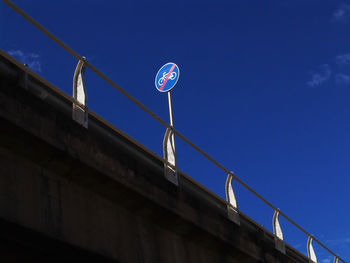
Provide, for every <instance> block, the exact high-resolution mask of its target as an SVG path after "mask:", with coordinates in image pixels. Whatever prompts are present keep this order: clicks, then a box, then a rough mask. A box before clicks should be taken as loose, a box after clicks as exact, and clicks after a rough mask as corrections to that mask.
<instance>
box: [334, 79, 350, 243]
mask: <svg viewBox="0 0 350 263" xmlns="http://www.w3.org/2000/svg"><path fill="white" fill-rule="evenodd" d="M335 83H336V84H337V85H339V86H348V85H350V75H347V74H344V73H338V74H336V75H335ZM348 241H349V242H350V238H349V239H348Z"/></svg>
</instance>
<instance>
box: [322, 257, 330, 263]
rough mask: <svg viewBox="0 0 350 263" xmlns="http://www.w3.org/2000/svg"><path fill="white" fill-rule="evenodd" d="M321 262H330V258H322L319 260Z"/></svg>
mask: <svg viewBox="0 0 350 263" xmlns="http://www.w3.org/2000/svg"><path fill="white" fill-rule="evenodd" d="M321 263H331V259H329V258H324V259H322V260H321Z"/></svg>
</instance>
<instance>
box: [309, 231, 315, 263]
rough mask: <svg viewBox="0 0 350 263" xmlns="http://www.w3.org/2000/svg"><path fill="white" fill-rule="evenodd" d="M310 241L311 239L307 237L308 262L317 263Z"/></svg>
mask: <svg viewBox="0 0 350 263" xmlns="http://www.w3.org/2000/svg"><path fill="white" fill-rule="evenodd" d="M312 241H313V237H312V236H309V238H308V239H307V255H308V257H309V262H312V263H317V257H316V253H315V250H314V247H313V245H312Z"/></svg>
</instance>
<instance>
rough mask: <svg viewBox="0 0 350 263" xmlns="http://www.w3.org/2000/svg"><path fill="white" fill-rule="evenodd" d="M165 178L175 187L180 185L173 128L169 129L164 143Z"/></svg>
mask: <svg viewBox="0 0 350 263" xmlns="http://www.w3.org/2000/svg"><path fill="white" fill-rule="evenodd" d="M163 154H164V160H165V161H166V163H164V176H165V178H167V179H168V180H169V181H170V182H172V183H174V184H175V185H178V184H179V180H178V175H177V158H176V148H175V135H174V132H173V130H172V129H171V128H167V130H166V132H165V135H164V141H163Z"/></svg>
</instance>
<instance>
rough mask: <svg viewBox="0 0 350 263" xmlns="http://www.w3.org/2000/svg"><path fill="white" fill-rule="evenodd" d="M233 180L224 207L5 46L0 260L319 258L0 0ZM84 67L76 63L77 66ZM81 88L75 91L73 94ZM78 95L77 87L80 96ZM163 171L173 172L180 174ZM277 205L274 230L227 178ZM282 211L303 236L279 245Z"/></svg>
mask: <svg viewBox="0 0 350 263" xmlns="http://www.w3.org/2000/svg"><path fill="white" fill-rule="evenodd" d="M4 2H6V3H8V4H9V5H10V6H11V7H13V8H14V9H15V10H16V11H18V12H19V13H20V14H22V15H23V16H24V17H26V18H27V19H28V20H29V21H30V22H32V23H33V24H34V25H36V26H37V27H38V28H39V29H41V30H42V31H43V32H44V33H45V34H47V35H48V36H50V37H51V38H52V39H53V40H54V41H56V42H57V43H58V44H60V45H61V46H62V47H64V48H65V49H66V50H67V51H68V52H70V53H72V55H74V56H75V57H76V58H77V59H78V61H79V64H78V67H77V72H76V73H77V74H78V75H76V76H75V79H77V78H78V77H79V70H80V73H81V70H82V66H88V67H90V68H91V69H92V70H93V71H95V72H96V73H97V74H98V75H100V76H101V77H102V78H103V79H105V80H106V81H107V82H108V83H110V84H111V85H112V86H114V87H115V88H117V89H118V90H119V91H120V92H122V93H123V94H124V95H125V96H126V97H128V98H129V99H131V100H132V101H134V102H135V103H136V104H137V105H138V106H140V107H141V108H143V109H144V110H145V111H146V112H148V113H149V114H150V115H152V116H153V117H154V118H156V119H157V120H158V121H160V122H161V123H162V124H163V125H165V126H166V127H167V128H168V129H171V130H172V131H173V132H174V133H175V134H176V135H177V136H178V137H179V138H181V139H183V140H185V141H186V142H187V143H189V144H190V145H191V146H192V147H194V148H195V149H196V150H198V151H199V152H201V153H202V154H203V155H204V156H205V157H207V158H208V159H209V160H210V161H212V162H213V163H214V164H216V165H217V166H219V167H220V168H221V169H223V170H224V171H225V172H226V173H227V174H228V175H229V176H228V180H227V185H226V190H227V200H224V199H222V198H220V197H219V196H217V195H216V194H214V193H212V192H211V191H210V190H209V189H207V188H205V187H204V186H202V185H200V184H199V183H197V182H196V181H195V180H193V179H192V178H191V177H190V176H188V175H186V174H185V173H183V172H181V171H180V170H179V169H178V167H176V165H175V166H174V165H173V164H172V163H171V162H170V161H169V160H167V159H163V158H161V157H159V156H157V155H155V154H154V153H153V152H151V151H150V150H148V149H147V148H146V147H145V146H143V145H142V144H140V143H139V142H137V141H135V140H134V139H132V138H131V137H129V136H128V135H127V134H125V133H124V132H122V131H121V130H119V129H118V128H117V127H115V126H113V125H111V124H110V123H108V122H107V121H105V120H104V119H103V118H102V117H101V116H98V115H97V114H96V113H94V112H93V111H91V110H89V109H88V108H87V107H86V106H87V105H85V102H84V101H81V100H79V99H78V96H77V94H76V92H78V90H79V87H78V86H79V85H78V86H77V82H76V83H75V84H76V85H75V96H74V97H71V96H68V95H67V94H65V93H64V92H62V91H61V90H59V89H58V88H56V87H55V86H53V85H52V84H51V83H49V82H48V81H46V80H45V79H43V78H42V77H41V76H39V75H37V74H36V73H34V72H32V71H31V70H30V69H28V68H27V67H26V66H25V65H22V64H21V63H20V62H18V61H16V60H15V59H14V58H12V57H11V56H9V55H8V54H7V53H6V52H4V51H0V81H1V89H0V123H1V129H0V132H1V137H0V154H1V158H0V162H1V164H0V171H1V172H0V174H1V178H0V252H1V253H0V258H1V259H2V261H4V262H13V261H16V260H22V261H24V262H32V261H33V262H34V261H35V262H37V261H44V260H46V261H49V260H50V261H53V262H61V261H63V260H70V259H73V260H86V261H92V262H97V261H98V262H208V263H209V262H317V257H316V254H315V251H314V249H313V246H312V242H313V241H314V242H317V243H318V244H319V245H321V246H322V247H323V248H324V249H326V250H327V251H328V252H329V253H330V254H331V255H333V256H334V262H339V261H341V262H345V261H344V260H343V259H341V258H340V256H338V255H336V254H335V253H334V252H333V251H331V250H330V249H329V248H327V247H326V246H324V245H323V244H322V243H321V242H320V241H319V240H318V239H316V238H315V237H313V236H312V235H311V234H309V233H308V232H307V231H306V230H304V229H303V228H302V227H300V226H299V225H298V224H296V223H295V222H294V221H293V220H292V219H290V218H289V217H288V216H287V215H285V214H284V213H283V212H282V211H279V210H278V209H277V208H276V207H274V206H273V205H272V204H271V203H270V202H269V201H267V200H266V199H264V198H263V197H262V196H261V195H259V194H258V193H256V192H255V191H254V190H253V189H252V188H250V187H249V186H248V185H246V184H245V183H244V182H243V181H242V180H241V179H239V178H238V177H237V176H236V175H235V174H233V173H232V172H230V171H229V170H227V169H226V168H225V167H223V166H222V165H221V164H220V163H218V162H217V161H216V160H214V159H213V158H212V157H211V156H209V155H208V154H206V153H205V152H203V151H202V150H201V149H200V148H198V147H197V146H196V145H194V144H193V143H192V142H190V141H189V140H188V139H186V137H184V136H183V135H182V134H181V133H179V132H178V131H176V130H174V129H172V128H171V127H170V126H169V125H168V124H167V123H165V122H164V121H163V120H161V119H160V118H159V117H158V116H156V115H155V114H154V113H152V112H150V111H149V110H148V109H147V108H145V106H143V105H142V104H141V103H140V102H138V101H137V100H135V99H134V98H133V97H132V96H131V95H129V94H128V93H127V92H125V91H124V90H123V89H121V88H120V87H119V86H118V85H117V84H115V83H114V82H113V81H112V80H110V79H108V78H107V77H106V76H105V75H103V73H102V72H100V71H99V70H98V69H96V68H95V67H94V66H93V65H91V64H90V63H88V62H86V61H85V60H84V58H83V57H81V56H80V55H78V54H77V53H76V52H74V51H73V50H72V49H70V48H69V47H67V46H66V45H64V44H63V42H61V41H60V40H59V39H57V38H56V37H55V36H53V35H52V34H51V33H50V32H49V31H47V30H46V29H45V28H44V27H42V26H41V25H39V24H38V23H36V22H35V20H33V19H32V18H30V17H29V16H28V15H26V14H25V13H24V12H23V11H21V10H20V9H18V8H17V7H16V6H15V5H13V4H12V3H11V2H10V1H7V0H6V1H4ZM79 65H80V67H79ZM80 88H81V87H80ZM79 92H82V91H81V90H80V91H79ZM169 170H170V171H173V172H174V171H175V173H174V175H175V179H174V178H173V177H171V173H170V175H169V173H168V172H169ZM233 180H235V181H237V182H238V183H241V184H242V185H243V186H245V187H246V188H247V189H248V190H250V191H251V192H253V193H254V194H255V195H256V196H257V197H258V198H260V199H262V200H263V201H264V202H266V203H267V204H268V205H269V206H271V207H272V208H273V209H274V210H275V216H274V232H273V233H272V232H270V231H269V230H267V229H266V228H264V227H263V226H261V225H259V224H258V223H256V222H255V221H254V220H253V219H252V218H250V217H248V216H247V215H245V214H244V213H242V212H241V211H239V209H238V207H237V203H236V200H235V194H234V191H233V188H232V181H233ZM279 215H281V216H283V217H285V218H286V219H287V220H288V221H289V222H290V223H292V224H293V225H295V226H296V227H297V228H299V230H301V231H302V232H304V233H305V234H306V235H307V237H308V243H307V245H308V246H307V248H308V256H305V255H303V254H302V253H301V252H299V251H297V250H296V249H294V248H293V247H292V246H290V245H288V244H287V243H286V242H285V241H284V240H283V232H282V229H281V226H280V225H279V221H278V217H279Z"/></svg>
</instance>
